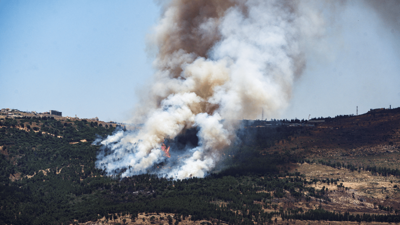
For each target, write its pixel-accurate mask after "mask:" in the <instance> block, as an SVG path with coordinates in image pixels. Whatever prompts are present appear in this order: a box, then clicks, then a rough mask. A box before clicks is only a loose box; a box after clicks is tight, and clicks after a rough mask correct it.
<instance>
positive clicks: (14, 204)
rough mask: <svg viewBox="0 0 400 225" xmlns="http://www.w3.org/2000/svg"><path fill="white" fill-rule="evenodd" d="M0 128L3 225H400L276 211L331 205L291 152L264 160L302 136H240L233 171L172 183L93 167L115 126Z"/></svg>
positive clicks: (25, 123) (12, 123)
mask: <svg viewBox="0 0 400 225" xmlns="http://www.w3.org/2000/svg"><path fill="white" fill-rule="evenodd" d="M0 127H1V128H0V146H2V149H1V150H2V153H3V154H0V163H1V166H0V207H1V210H0V224H70V223H74V220H77V221H79V222H86V221H96V220H97V219H99V218H103V217H106V218H107V219H108V220H112V219H115V218H116V217H118V215H119V216H122V215H127V214H129V215H131V217H132V218H133V219H137V217H138V213H140V212H155V213H159V212H166V213H174V214H175V219H176V223H179V221H180V220H182V219H185V218H187V217H188V216H189V215H190V216H191V219H192V220H201V219H208V220H215V221H220V222H224V223H229V224H255V223H257V224H266V223H269V222H273V221H272V220H271V219H272V218H274V217H281V218H282V219H284V220H285V219H307V220H339V221H343V220H348V221H393V222H395V221H400V220H399V216H396V215H379V216H378V215H362V216H359V215H357V216H353V215H351V214H348V213H344V214H340V213H334V212H328V211H325V210H323V209H315V210H309V211H305V210H303V209H302V208H289V209H282V208H280V209H279V208H277V205H276V204H275V202H276V201H279V199H283V198H288V197H290V198H291V199H292V200H293V201H300V200H303V201H319V202H321V201H327V202H328V201H330V199H329V198H328V197H327V194H326V192H327V191H328V190H327V189H325V187H324V188H323V189H320V190H318V189H315V188H313V187H310V185H308V184H312V183H313V182H315V180H314V181H309V180H306V179H305V178H304V176H302V175H301V174H299V173H289V172H288V171H287V168H286V167H285V165H288V164H289V163H293V162H301V161H303V160H304V159H302V158H300V157H299V156H297V155H296V154H294V153H293V152H291V151H289V150H288V151H286V152H284V153H279V154H278V153H277V152H273V153H268V154H265V153H263V154H261V153H260V148H265V147H266V146H271V145H273V143H274V142H273V141H272V139H273V138H274V137H275V138H277V137H279V138H285V137H287V136H288V135H290V132H296V130H287V132H285V130H281V131H278V132H276V129H275V128H274V131H275V132H272V131H271V132H270V134H268V133H267V134H265V132H262V133H260V131H257V130H255V131H254V133H246V134H244V133H242V134H239V135H238V136H239V137H241V138H242V139H243V140H244V139H245V140H246V141H241V142H238V143H237V144H236V145H235V146H232V147H231V148H230V149H228V150H227V151H228V153H229V152H231V153H232V154H233V153H234V154H235V157H232V158H227V159H226V161H225V162H224V164H225V165H229V167H224V168H219V170H218V172H217V171H215V172H214V173H212V174H210V175H209V176H207V177H206V178H204V179H199V178H191V179H185V180H173V179H169V178H160V177H157V176H156V175H152V174H143V175H138V176H133V177H129V178H124V179H120V178H119V177H114V178H110V177H106V176H103V174H104V173H103V171H101V170H99V169H96V168H95V167H94V162H95V160H96V154H97V152H98V151H99V146H96V145H92V144H91V143H92V142H93V141H94V140H95V138H101V137H105V136H106V135H109V134H111V133H112V132H113V131H114V129H115V128H114V127H108V126H103V125H101V124H98V123H96V122H87V121H85V120H82V121H66V122H64V123H62V122H60V121H58V120H55V119H53V118H35V117H33V118H18V119H3V120H0ZM281 129H287V128H281ZM264 130H265V129H264ZM42 132H44V133H42ZM249 135H250V136H251V137H250V136H249ZM271 135H272V136H271ZM273 135H275V136H273ZM267 136H268V137H269V138H266V137H267ZM264 137H265V138H264ZM81 140H86V141H87V142H81ZM180 140H181V141H182V137H180ZM183 141H184V140H183ZM324 163H325V162H324ZM341 166H342V165H341ZM370 169H371V170H373V169H372V168H370ZM380 171H381V170H380ZM396 173H397V172H396ZM328 182H332V183H337V180H329V181H328ZM264 209H271V210H268V211H266V210H264ZM171 221H172V220H170V223H172V222H171Z"/></svg>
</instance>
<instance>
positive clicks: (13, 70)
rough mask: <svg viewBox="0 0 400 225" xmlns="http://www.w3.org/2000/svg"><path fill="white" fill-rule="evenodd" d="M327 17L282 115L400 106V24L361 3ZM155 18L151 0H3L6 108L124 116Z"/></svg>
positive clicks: (1, 57) (0, 81)
mask: <svg viewBox="0 0 400 225" xmlns="http://www.w3.org/2000/svg"><path fill="white" fill-rule="evenodd" d="M322 13H323V14H324V16H325V18H326V24H327V25H326V31H325V35H324V36H323V37H321V38H320V39H319V40H316V41H315V42H313V43H308V44H307V51H306V52H305V54H306V57H307V65H306V68H305V71H304V73H303V75H302V76H301V77H300V78H299V79H297V80H296V83H295V85H294V89H293V95H292V100H291V102H290V105H289V107H288V108H287V110H286V111H284V112H282V114H281V116H280V118H288V119H291V118H299V119H302V118H307V117H308V116H309V115H310V114H311V117H320V116H332V117H334V116H336V115H343V114H355V113H356V106H358V108H359V114H361V113H365V112H367V111H368V110H369V109H371V108H383V107H385V108H388V107H389V105H391V106H392V107H393V108H394V107H400V41H399V40H400V32H399V30H400V29H397V30H396V29H392V28H390V27H389V26H388V25H387V24H386V23H385V21H384V20H382V19H381V18H380V17H379V15H378V14H376V13H375V12H374V11H373V10H372V8H369V7H367V6H366V5H363V4H360V2H357V1H349V3H348V4H347V6H346V7H343V8H340V9H338V10H337V11H332V10H328V9H327V10H326V11H324V12H322ZM331 14H336V16H334V17H332V15H331ZM337 15H339V16H337ZM159 18H160V6H159V5H157V4H156V3H155V2H154V1H148V0H130V1H124V0H119V1H101V0H96V1H94V0H88V1H59V0H58V1H57V0H56V1H47V0H42V1H19V0H15V1H11V0H6V1H4V0H3V1H2V0H0V108H13V109H19V110H23V111H37V112H44V111H49V110H58V111H61V112H62V113H63V116H75V115H77V116H78V117H80V118H94V117H98V118H99V119H100V120H103V121H118V122H123V121H125V120H128V119H129V117H130V115H131V114H132V111H133V109H134V106H135V104H136V103H137V102H138V97H137V96H138V95H140V94H141V92H140V90H141V88H143V87H145V84H146V83H148V82H150V78H151V77H152V74H153V73H154V69H153V67H152V60H153V58H152V56H149V54H148V52H147V51H146V37H147V36H148V35H150V34H151V31H152V28H153V27H154V26H155V25H156V24H157V22H158V19H159ZM260 114H261V113H260ZM260 117H261V115H260ZM268 119H269V118H268Z"/></svg>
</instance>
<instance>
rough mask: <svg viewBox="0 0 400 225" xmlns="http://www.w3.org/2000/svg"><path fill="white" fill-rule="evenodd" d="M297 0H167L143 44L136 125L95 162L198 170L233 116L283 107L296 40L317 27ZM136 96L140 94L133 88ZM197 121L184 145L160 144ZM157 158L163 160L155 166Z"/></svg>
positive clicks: (209, 160)
mask: <svg viewBox="0 0 400 225" xmlns="http://www.w3.org/2000/svg"><path fill="white" fill-rule="evenodd" d="M306 3H307V2H306V1H291V0H288V1H281V0H269V1H265V0H248V1H247V0H230V1H228V0H227V1H217V0H215V1H211V0H173V1H171V2H169V3H168V4H166V5H165V6H164V7H165V8H164V13H163V16H162V18H161V20H160V22H159V24H158V25H157V26H156V27H155V31H154V34H153V36H151V40H150V42H151V43H152V45H153V47H154V48H155V51H156V52H157V54H156V59H155V61H154V66H155V68H156V69H157V72H156V73H155V76H154V80H153V82H152V84H151V87H150V89H149V91H148V93H146V94H145V95H144V97H143V99H142V103H141V104H139V105H138V107H137V110H136V112H135V113H136V115H135V117H134V119H133V121H135V122H138V121H140V122H142V123H143V126H142V127H141V129H140V130H137V131H126V132H123V131H118V132H116V133H115V134H113V135H112V136H109V137H108V138H106V139H105V140H103V141H102V142H101V145H103V147H102V152H101V153H100V154H99V155H98V160H97V162H96V166H97V167H98V168H101V169H105V171H106V173H107V174H108V175H114V174H118V173H122V177H125V176H131V175H135V174H140V173H148V172H149V173H157V174H160V175H166V176H172V177H175V178H178V179H184V178H188V177H191V176H196V177H204V176H205V175H206V174H207V173H208V172H209V171H211V170H212V169H213V168H214V167H215V165H216V163H217V162H218V161H219V160H220V158H221V155H222V151H223V149H224V148H226V147H227V146H229V145H230V143H231V142H232V140H233V139H234V138H235V134H234V133H235V127H236V126H237V124H238V122H239V120H241V119H244V118H245V119H255V118H257V117H259V115H260V113H261V110H262V109H263V110H264V114H265V115H266V116H268V117H270V116H273V115H277V114H278V113H279V112H281V111H282V110H284V109H285V108H286V107H287V105H288V102H289V100H290V97H291V92H292V86H293V83H294V81H295V79H296V77H298V76H299V75H300V74H301V73H302V70H303V68H304V67H305V63H306V62H305V58H304V51H303V44H304V41H305V40H310V39H312V38H313V37H318V36H319V35H321V34H322V32H323V24H324V22H323V20H322V19H321V18H320V16H319V14H318V11H317V10H315V9H314V8H313V7H312V4H306ZM142 94H144V93H142ZM193 127H196V128H197V129H198V134H197V135H198V137H199V140H200V145H199V146H197V147H195V148H189V149H187V150H186V151H185V152H184V153H179V154H178V153H175V154H174V152H173V149H171V155H172V157H171V158H167V157H166V156H165V154H164V152H163V151H162V150H161V144H162V143H163V142H164V140H166V139H174V138H175V137H177V135H179V134H181V133H182V132H184V131H185V130H186V129H189V128H193ZM160 163H162V164H163V166H162V168H157V166H158V165H160Z"/></svg>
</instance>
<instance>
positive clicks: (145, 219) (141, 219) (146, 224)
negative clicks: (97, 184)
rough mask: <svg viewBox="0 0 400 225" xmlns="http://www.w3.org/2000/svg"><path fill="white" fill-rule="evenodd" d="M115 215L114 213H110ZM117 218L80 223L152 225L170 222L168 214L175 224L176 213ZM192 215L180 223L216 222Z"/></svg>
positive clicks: (143, 214) (118, 216) (83, 224)
mask: <svg viewBox="0 0 400 225" xmlns="http://www.w3.org/2000/svg"><path fill="white" fill-rule="evenodd" d="M110 215H112V216H113V217H114V214H110ZM115 215H116V216H117V218H115V219H114V218H113V219H107V218H105V217H103V218H101V219H99V220H97V221H90V222H86V223H79V224H82V225H92V224H93V225H94V224H118V223H119V224H126V225H132V224H143V225H150V224H168V222H169V221H168V216H170V217H171V219H172V224H175V222H176V218H174V214H172V213H158V214H157V213H139V215H138V218H136V220H132V219H131V215H130V214H127V215H124V216H122V215H118V214H115ZM190 218H191V217H190V216H189V217H187V218H185V219H183V218H181V220H180V222H179V224H194V225H200V224H202V223H207V222H208V223H211V224H216V221H209V220H199V221H192V220H190ZM220 224H226V223H220Z"/></svg>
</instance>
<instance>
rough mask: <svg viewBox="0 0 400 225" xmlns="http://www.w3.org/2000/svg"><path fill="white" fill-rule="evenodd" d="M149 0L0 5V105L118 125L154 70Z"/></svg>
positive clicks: (153, 12)
mask: <svg viewBox="0 0 400 225" xmlns="http://www.w3.org/2000/svg"><path fill="white" fill-rule="evenodd" d="M158 18H159V8H158V6H157V5H156V4H154V2H153V1H147V0H127V1H123V0H118V1H101V0H100V1H98V0H96V1H70V0H68V1H46V0H43V1H42V0H41V1H18V0H17V1H7V0H6V1H0V108H15V109H20V110H29V111H39V112H43V111H48V110H50V109H55V110H59V111H62V112H63V115H65V116H75V114H77V116H78V117H81V118H93V117H96V116H98V117H99V118H100V119H101V120H105V121H109V120H117V121H122V120H124V118H126V117H127V116H129V114H130V113H131V110H132V108H133V105H134V103H135V101H136V99H135V98H136V97H135V95H136V93H135V90H137V87H138V86H140V85H142V84H143V83H144V82H145V80H146V79H148V77H150V76H151V75H152V73H153V71H152V67H151V63H152V62H151V60H150V59H149V58H148V57H147V54H146V49H145V48H146V45H145V44H146V34H148V33H149V31H150V29H151V28H152V26H153V25H154V24H155V23H156V22H157V20H158Z"/></svg>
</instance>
